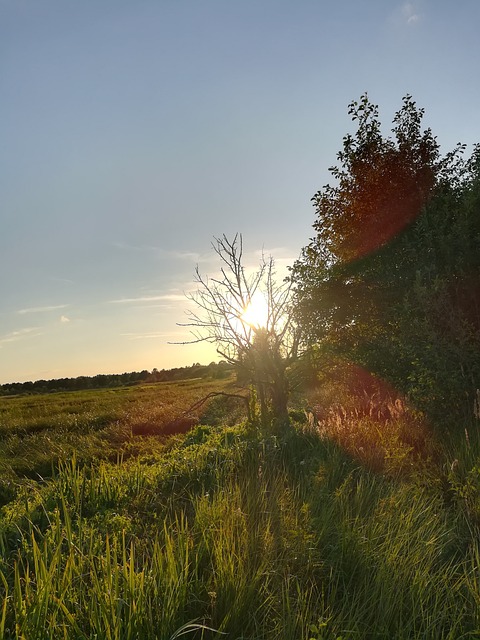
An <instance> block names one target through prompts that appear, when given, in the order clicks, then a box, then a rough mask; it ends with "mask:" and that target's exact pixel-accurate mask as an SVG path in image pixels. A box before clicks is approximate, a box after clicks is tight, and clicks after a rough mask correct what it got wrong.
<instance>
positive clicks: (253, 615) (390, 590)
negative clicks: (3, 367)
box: [0, 380, 480, 640]
mask: <svg viewBox="0 0 480 640" xmlns="http://www.w3.org/2000/svg"><path fill="white" fill-rule="evenodd" d="M230 384H231V381H228V380H227V381H221V382H219V381H214V382H213V381H212V382H211V383H210V382H205V381H190V382H185V383H176V384H158V385H146V386H144V387H130V388H126V389H119V390H114V391H102V392H94V391H89V392H83V393H82V392H77V393H69V394H51V395H48V396H36V397H21V398H3V399H0V429H1V433H2V442H1V450H0V456H1V457H0V460H1V465H2V499H3V503H4V506H3V508H2V511H1V516H0V550H1V560H0V590H1V595H2V599H1V601H0V638H5V639H9V638H18V639H20V638H24V639H25V640H34V639H35V640H37V639H47V638H72V639H75V640H76V639H87V638H97V639H103V638H105V639H112V640H113V639H118V640H120V639H122V640H123V639H139V640H140V639H143V638H145V639H149V638H152V639H153V638H158V639H159V640H163V639H165V640H170V639H173V638H178V637H183V636H185V637H187V638H188V637H189V638H205V639H210V638H216V639H219V638H230V639H238V640H240V639H244V640H246V639H251V640H253V639H257V638H258V639H267V638H268V639H272V640H273V639H281V638H285V639H287V640H294V639H301V640H311V639H313V640H327V639H336V640H338V639H340V638H343V640H346V639H350V638H352V639H354V638H369V639H370V638H372V639H373V638H375V639H379V640H380V639H383V638H399V639H407V638H408V639H410V638H412V639H413V638H418V639H420V638H422V639H423V638H425V639H427V638H428V639H431V640H434V639H435V640H437V639H442V638H444V639H450V640H454V639H460V638H477V637H480V565H479V562H480V535H479V534H480V530H479V527H480V480H479V478H480V466H479V465H478V460H479V454H480V439H479V438H478V437H477V430H478V423H477V422H476V421H474V420H473V419H472V420H471V421H470V422H469V423H468V424H467V423H466V424H465V425H462V428H461V429H459V430H458V431H459V432H460V433H461V434H462V437H458V439H456V440H453V441H452V442H453V444H452V443H451V444H449V445H448V447H447V446H446V444H445V442H443V443H441V442H438V441H437V440H436V438H435V436H434V434H433V433H431V432H430V431H429V429H428V427H427V426H426V425H425V424H424V423H422V422H421V421H420V420H419V419H418V418H417V417H415V416H413V415H410V414H408V412H407V413H403V412H402V413H401V415H400V414H399V415H398V416H396V417H394V418H392V419H391V420H389V421H386V422H384V423H383V426H384V427H385V428H384V429H383V430H382V429H381V428H380V427H381V424H380V422H379V421H378V420H377V419H376V417H375V412H374V411H372V410H371V409H369V410H368V411H367V412H365V411H363V413H362V412H360V411H359V409H358V406H359V405H358V406H357V408H355V406H353V408H352V409H351V410H347V409H345V408H342V409H341V410H340V409H339V408H338V407H337V408H336V409H335V410H334V411H332V412H331V413H330V414H329V415H328V416H327V417H326V418H325V419H324V420H323V421H322V424H321V428H320V429H319V428H318V425H316V424H315V425H313V426H314V428H312V425H308V423H305V422H303V421H301V420H300V417H301V413H300V412H298V411H297V412H296V413H294V414H293V415H294V416H296V417H298V418H299V421H298V422H294V423H293V425H292V428H291V429H290V430H288V431H286V432H285V433H284V434H283V435H282V436H272V435H266V434H263V435H262V434H261V433H259V432H258V431H257V430H256V429H254V428H253V427H252V426H251V425H248V424H246V423H245V421H242V419H241V416H240V414H239V413H238V409H237V408H236V407H235V406H234V405H232V404H228V403H226V402H225V401H224V399H217V400H214V401H212V403H211V404H210V405H205V406H204V408H203V417H202V416H199V417H200V419H201V422H203V423H205V424H201V425H199V426H197V427H195V428H194V429H193V430H192V431H190V432H189V433H187V434H185V435H180V436H177V437H174V438H170V439H166V440H165V439H163V438H161V437H155V436H151V437H134V436H132V428H133V427H134V426H135V425H136V424H142V423H146V422H148V423H155V424H158V425H160V426H161V425H162V424H164V423H165V422H167V421H168V420H171V419H172V418H175V417H178V415H180V414H181V413H182V412H183V411H184V410H185V409H186V408H188V407H189V406H191V405H192V404H194V402H195V401H196V400H198V399H200V398H201V397H203V396H205V395H206V394H207V393H208V392H209V391H211V390H212V389H213V388H214V387H215V388H216V389H220V388H221V389H226V388H228V386H229V385H230ZM372 406H373V405H372ZM355 421H356V422H355ZM236 422H238V424H235V423H236ZM208 423H211V424H208ZM227 423H228V424H227ZM355 425H356V426H357V428H355ZM464 426H467V428H468V431H467V433H468V438H467V437H465V436H464V435H463V434H464V431H463V428H464ZM359 434H360V435H359Z"/></svg>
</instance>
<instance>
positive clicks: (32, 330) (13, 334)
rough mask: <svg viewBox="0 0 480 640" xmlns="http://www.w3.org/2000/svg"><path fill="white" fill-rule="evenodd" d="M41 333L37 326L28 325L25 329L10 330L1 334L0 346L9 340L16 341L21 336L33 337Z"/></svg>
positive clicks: (20, 338)
mask: <svg viewBox="0 0 480 640" xmlns="http://www.w3.org/2000/svg"><path fill="white" fill-rule="evenodd" d="M40 335H42V334H41V332H40V331H39V328H38V327H28V328H26V329H18V331H10V333H6V334H5V335H3V336H0V347H2V346H3V345H4V344H9V343H10V342H17V341H18V340H22V338H27V337H31V338H32V337H35V336H40Z"/></svg>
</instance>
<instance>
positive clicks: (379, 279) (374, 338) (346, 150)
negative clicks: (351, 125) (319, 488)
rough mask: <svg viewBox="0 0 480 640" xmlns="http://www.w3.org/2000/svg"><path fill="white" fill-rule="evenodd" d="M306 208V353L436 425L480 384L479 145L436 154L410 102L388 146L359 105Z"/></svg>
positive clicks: (298, 279) (302, 308) (301, 301)
mask: <svg viewBox="0 0 480 640" xmlns="http://www.w3.org/2000/svg"><path fill="white" fill-rule="evenodd" d="M349 112H350V114H351V115H352V119H353V120H355V121H356V122H357V124H358V129H357V133H356V134H355V135H354V136H351V135H347V136H345V138H344V140H343V149H342V151H341V152H340V153H339V154H338V160H339V162H340V166H339V167H334V168H332V169H331V171H332V175H333V177H334V178H335V179H336V184H335V186H333V187H332V186H328V185H327V186H326V187H324V189H323V190H322V191H320V192H318V193H317V194H316V195H315V196H314V198H313V201H314V204H315V208H316V220H315V222H314V229H315V231H316V234H317V235H316V237H315V238H314V239H313V240H312V241H311V243H310V244H309V245H308V246H307V247H306V248H305V249H304V250H303V254H302V257H301V259H300V260H299V261H298V262H297V263H296V265H295V268H294V270H293V273H292V279H293V280H294V282H295V283H296V292H297V297H298V305H297V309H298V313H299V317H300V322H301V323H302V324H303V326H304V329H305V331H306V333H307V334H308V335H309V337H310V340H311V342H312V343H317V344H319V345H320V348H321V349H322V350H323V352H324V353H332V352H334V353H337V354H341V355H342V356H343V357H346V358H349V359H351V360H352V361H354V362H357V363H359V364H362V365H364V366H366V367H367V368H369V369H370V370H371V371H374V372H376V373H378V374H380V375H381V376H383V377H384V378H386V379H387V380H390V381H391V382H393V383H394V384H395V386H396V387H397V389H399V390H401V391H403V392H404V393H406V394H407V395H408V396H409V397H410V399H411V400H412V401H413V402H414V403H415V404H416V406H417V407H419V408H421V409H423V410H426V411H427V412H428V413H429V414H430V415H431V416H432V417H434V419H435V420H436V422H441V421H442V417H443V416H445V415H452V413H456V414H457V415H459V413H460V412H461V411H462V409H463V408H464V407H465V406H466V404H467V398H470V400H471V399H472V398H473V393H474V391H475V389H476V388H477V387H478V386H480V359H479V357H478V354H479V353H480V312H479V309H480V251H479V247H480V216H479V215H478V214H479V206H480V147H476V148H475V149H474V151H473V154H472V156H471V157H470V158H469V159H467V160H466V161H465V160H463V159H462V153H463V151H464V147H463V146H461V145H459V146H458V147H457V148H456V149H455V150H454V151H453V152H451V153H449V154H446V155H445V156H444V157H442V156H441V155H440V152H439V147H438V144H437V142H436V140H435V138H434V137H433V136H432V133H431V132H430V130H429V129H427V130H425V131H423V132H422V130H421V120H422V117H423V110H421V109H418V108H417V106H416V105H415V103H414V102H413V101H412V99H411V97H410V96H407V97H406V98H404V103H403V107H402V108H401V109H400V111H399V112H398V113H397V114H396V115H395V118H394V122H393V124H394V126H393V129H392V133H393V138H390V137H384V136H383V135H382V133H381V129H380V122H379V120H378V111H377V108H376V107H375V106H374V105H373V104H371V103H370V102H369V100H368V99H367V97H366V96H363V97H362V99H361V101H360V102H359V103H355V102H354V103H352V104H351V105H350V111H349Z"/></svg>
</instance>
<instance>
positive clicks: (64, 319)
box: [60, 316, 71, 324]
mask: <svg viewBox="0 0 480 640" xmlns="http://www.w3.org/2000/svg"><path fill="white" fill-rule="evenodd" d="M60 322H61V323H62V324H66V323H67V322H71V320H70V318H67V316H60Z"/></svg>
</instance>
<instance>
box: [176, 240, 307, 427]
mask: <svg viewBox="0 0 480 640" xmlns="http://www.w3.org/2000/svg"><path fill="white" fill-rule="evenodd" d="M212 246H213V249H214V251H215V253H216V254H217V255H218V257H219V258H220V275H219V276H218V277H211V278H208V277H205V276H203V275H201V273H200V271H199V268H198V265H197V268H196V270H195V280H196V282H197V284H198V285H199V287H198V290H197V291H196V292H195V293H193V294H191V295H188V298H189V299H190V300H191V301H192V302H193V303H194V305H195V307H196V309H195V310H191V311H189V312H188V322H186V323H181V324H180V326H184V327H190V329H191V333H192V335H193V339H192V340H190V341H188V342H186V343H185V344H192V343H196V342H211V343H214V344H216V345H217V352H218V354H219V355H220V356H221V357H222V358H224V359H225V360H227V361H228V362H229V363H231V364H233V365H234V366H235V367H236V368H237V371H238V373H239V375H240V376H241V377H242V378H243V379H246V380H248V382H249V383H250V384H253V385H254V387H255V388H256V391H257V395H258V399H259V402H260V408H261V419H262V424H263V426H266V425H267V424H268V416H269V412H270V411H271V413H272V416H273V418H274V422H275V424H276V425H281V424H285V423H288V408H287V403H288V395H289V387H288V379H287V369H288V368H289V366H290V365H291V364H292V363H293V362H294V361H295V360H296V359H297V358H298V357H299V343H300V332H299V327H298V326H297V325H296V324H295V322H294V316H293V312H292V297H291V284H290V283H289V282H286V281H281V282H280V283H277V281H276V273H275V263H274V260H273V258H272V257H269V258H268V259H266V258H265V256H264V255H262V257H261V260H260V264H259V267H258V269H257V270H256V271H255V272H254V273H253V274H251V275H247V273H246V271H245V267H244V265H243V241H242V236H241V235H240V234H236V235H235V237H234V238H233V240H231V241H230V240H229V239H228V238H227V237H226V236H225V235H223V236H222V237H221V238H214V242H212ZM260 311H261V313H260ZM260 316H261V317H260Z"/></svg>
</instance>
